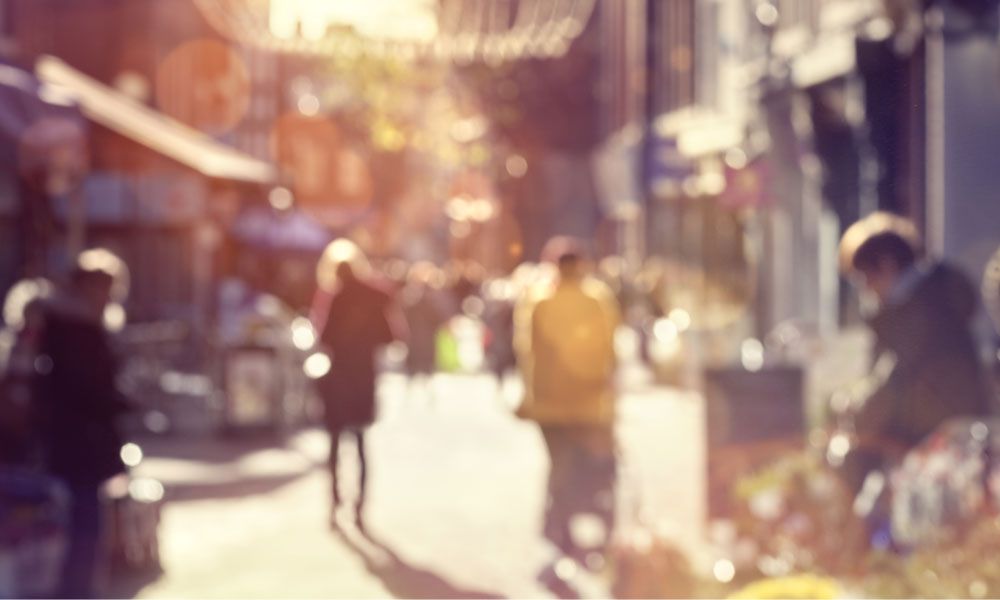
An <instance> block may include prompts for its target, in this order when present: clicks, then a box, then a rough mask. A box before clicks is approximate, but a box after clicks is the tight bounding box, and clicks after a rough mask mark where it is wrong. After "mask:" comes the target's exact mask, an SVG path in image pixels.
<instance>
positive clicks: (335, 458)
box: [327, 427, 341, 525]
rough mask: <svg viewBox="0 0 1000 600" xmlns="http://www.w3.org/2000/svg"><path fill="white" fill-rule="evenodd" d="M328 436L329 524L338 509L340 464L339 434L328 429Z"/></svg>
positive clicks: (332, 522)
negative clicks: (338, 471)
mask: <svg viewBox="0 0 1000 600" xmlns="http://www.w3.org/2000/svg"><path fill="white" fill-rule="evenodd" d="M328 431H329V434H330V456H329V458H328V462H327V465H328V467H329V469H330V492H331V496H330V524H331V525H334V524H335V523H336V517H337V509H338V508H339V507H340V488H339V486H338V485H337V465H338V463H339V462H340V432H341V430H340V429H339V428H336V427H328Z"/></svg>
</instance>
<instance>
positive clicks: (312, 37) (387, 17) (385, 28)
mask: <svg viewBox="0 0 1000 600" xmlns="http://www.w3.org/2000/svg"><path fill="white" fill-rule="evenodd" d="M195 3H196V4H197V5H198V7H199V8H200V9H201V11H202V13H203V14H204V15H205V17H206V19H207V20H208V21H209V23H210V24H211V25H212V26H213V27H214V28H215V29H217V30H218V31H220V32H221V33H222V34H223V35H225V36H227V37H229V38H230V39H233V40H235V41H238V42H240V43H242V44H246V45H250V46H255V47H260V48H265V49H269V50H274V51H279V52H288V53H294V54H305V55H347V56H353V55H360V54H369V55H374V56H379V57H393V58H400V59H415V58H419V57H433V58H437V59H441V60H452V61H455V62H460V63H468V62H474V61H483V62H487V63H492V64H499V63H503V62H506V61H511V60H517V59H522V58H553V57H558V56H562V55H563V54H565V53H566V52H567V51H568V50H569V47H570V45H571V44H572V42H573V40H574V39H576V38H577V37H578V36H579V35H580V34H581V33H582V32H583V30H584V28H585V27H586V25H587V23H588V22H589V20H590V18H591V15H592V14H593V12H594V9H595V7H596V4H597V0H367V1H366V2H350V1H349V0H195Z"/></svg>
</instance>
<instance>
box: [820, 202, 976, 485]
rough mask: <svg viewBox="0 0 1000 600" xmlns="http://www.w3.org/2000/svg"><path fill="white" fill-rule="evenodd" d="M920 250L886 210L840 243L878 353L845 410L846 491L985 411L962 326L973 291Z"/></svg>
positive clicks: (905, 225) (905, 224) (972, 305)
mask: <svg viewBox="0 0 1000 600" xmlns="http://www.w3.org/2000/svg"><path fill="white" fill-rule="evenodd" d="M919 249H920V245H919V240H918V237H917V234H916V229H915V227H914V226H913V224H912V223H910V222H909V221H907V220H905V219H902V218H901V217H898V216H895V215H891V214H888V213H875V214H872V215H870V216H868V217H866V218H865V219H862V220H861V221H859V222H857V223H855V224H854V225H852V226H851V227H850V228H849V229H848V230H847V231H846V232H845V233H844V236H843V239H842V240H841V245H840V259H841V268H842V270H843V271H844V272H845V274H848V275H849V276H851V277H852V278H853V279H856V280H858V281H859V283H860V284H861V285H862V287H863V288H864V290H865V292H866V293H868V294H870V295H871V297H872V298H873V302H874V304H875V306H876V308H875V310H874V312H873V314H872V315H871V317H870V318H869V319H868V326H869V327H870V329H871V330H872V332H873V333H874V335H875V347H876V350H877V352H878V355H879V360H878V361H877V363H876V368H875V370H874V371H873V373H872V374H871V375H870V376H869V377H868V379H867V381H866V382H865V385H863V386H861V390H862V391H861V392H860V393H859V394H857V397H856V398H855V402H854V405H853V406H852V407H850V410H851V415H852V417H853V424H854V430H855V433H856V435H857V437H858V446H857V449H856V450H855V451H853V452H851V454H850V456H849V457H848V461H847V462H846V463H845V476H846V478H847V483H848V485H849V487H850V488H851V490H852V491H853V492H855V493H856V492H857V491H858V490H859V489H860V488H861V486H862V483H863V481H864V479H865V476H866V475H867V474H868V473H869V472H871V471H873V470H876V469H881V468H885V467H887V466H890V465H892V464H893V463H894V462H895V461H898V460H899V459H900V458H901V457H902V455H903V454H904V453H905V452H906V451H908V450H910V449H912V448H913V447H915V446H916V445H917V444H918V443H919V442H920V441H921V440H922V439H923V438H924V437H926V436H927V435H928V434H929V433H931V432H932V431H933V430H934V429H935V428H936V427H937V426H938V425H940V424H941V423H943V422H944V421H946V420H948V419H950V418H952V417H957V416H984V415H988V414H990V413H991V412H992V411H993V408H994V399H993V398H992V392H991V391H990V389H989V387H988V385H987V379H986V377H985V373H984V370H983V368H982V365H981V364H980V360H979V355H978V350H977V348H976V343H975V341H974V339H973V336H972V333H971V330H970V328H971V322H972V319H973V317H974V315H975V313H976V309H977V306H978V302H977V294H976V291H975V288H974V287H973V284H972V282H971V281H970V280H969V278H968V277H967V276H966V275H965V274H964V273H962V272H961V271H959V270H958V269H957V268H955V267H953V266H951V265H949V264H947V263H943V262H939V261H932V260H920V259H919V258H918V255H919Z"/></svg>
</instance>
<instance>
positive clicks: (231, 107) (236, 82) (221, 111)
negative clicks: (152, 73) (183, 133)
mask: <svg viewBox="0 0 1000 600" xmlns="http://www.w3.org/2000/svg"><path fill="white" fill-rule="evenodd" d="M156 104H157V106H158V107H159V109H160V110H161V111H163V112H164V113H166V114H167V115H170V116H171V117H173V118H175V119H177V120H178V121H180V122H182V123H185V124H187V125H190V126H192V127H195V128H198V129H201V130H204V131H210V132H212V133H215V134H221V133H226V132H228V131H231V130H232V129H233V128H234V127H235V126H236V125H237V124H238V123H239V122H240V121H241V120H243V118H244V117H245V116H246V114H247V111H248V110H249V108H250V75H249V71H248V69H247V66H246V63H245V62H244V61H243V59H242V58H241V57H240V55H239V54H238V53H237V52H236V50H234V49H233V48H232V47H230V46H229V45H227V44H225V43H223V42H220V41H218V40H210V39H201V40H195V41H191V42H187V43H185V44H182V45H180V46H178V47H177V48H176V49H174V50H173V51H172V52H171V53H170V54H168V55H167V57H166V58H165V59H164V60H163V62H161V63H160V66H159V68H158V69H157V72H156Z"/></svg>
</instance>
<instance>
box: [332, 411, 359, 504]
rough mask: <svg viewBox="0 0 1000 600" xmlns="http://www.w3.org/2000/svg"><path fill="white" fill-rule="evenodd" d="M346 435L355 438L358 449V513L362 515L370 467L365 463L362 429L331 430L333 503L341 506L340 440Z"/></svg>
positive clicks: (344, 428) (343, 428)
mask: <svg viewBox="0 0 1000 600" xmlns="http://www.w3.org/2000/svg"><path fill="white" fill-rule="evenodd" d="M344 434H349V435H351V436H353V437H354V441H355V445H356V446H357V449H358V463H359V468H360V471H361V472H360V481H359V482H358V506H357V512H358V513H359V514H360V513H361V509H362V507H363V506H364V503H365V488H366V482H367V480H368V467H367V464H366V461H365V432H364V429H362V428H360V427H342V428H337V429H330V463H329V466H330V485H331V486H332V491H333V503H334V505H339V504H340V501H341V496H340V488H339V486H338V484H337V465H338V464H339V461H340V438H341V436H342V435H344Z"/></svg>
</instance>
